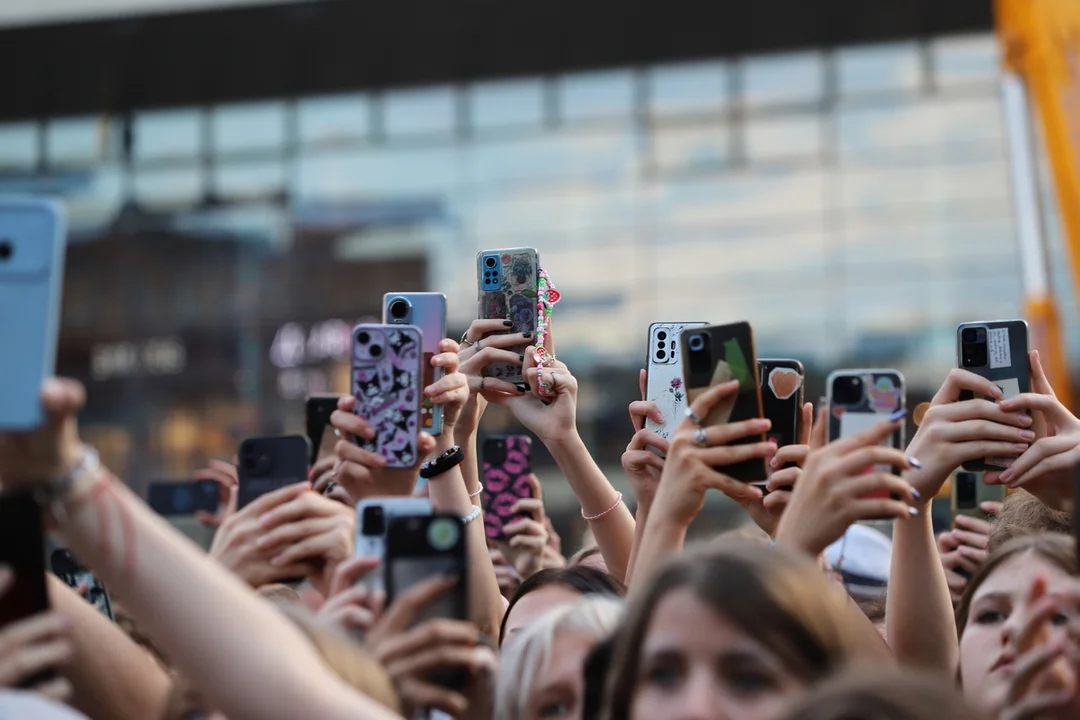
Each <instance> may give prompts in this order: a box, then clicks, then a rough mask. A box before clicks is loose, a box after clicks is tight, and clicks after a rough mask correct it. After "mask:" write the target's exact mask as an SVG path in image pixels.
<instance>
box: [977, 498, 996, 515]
mask: <svg viewBox="0 0 1080 720" xmlns="http://www.w3.org/2000/svg"><path fill="white" fill-rule="evenodd" d="M979 507H980V508H982V509H983V510H985V511H986V512H993V511H994V510H995V509H996V508H995V507H994V503H993V502H991V501H990V500H987V501H985V502H982V503H979Z"/></svg>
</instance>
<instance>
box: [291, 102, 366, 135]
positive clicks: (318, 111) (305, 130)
mask: <svg viewBox="0 0 1080 720" xmlns="http://www.w3.org/2000/svg"><path fill="white" fill-rule="evenodd" d="M370 113H371V100H370V99H369V98H368V97H367V96H366V95H359V94H356V95H333V96H328V97H319V98H311V99H308V100H304V101H302V102H300V103H299V104H298V105H297V120H298V124H299V126H300V142H301V143H302V144H304V145H314V144H323V145H333V144H336V143H347V142H350V141H356V140H360V139H362V138H364V137H366V136H367V134H368V126H369V124H370Z"/></svg>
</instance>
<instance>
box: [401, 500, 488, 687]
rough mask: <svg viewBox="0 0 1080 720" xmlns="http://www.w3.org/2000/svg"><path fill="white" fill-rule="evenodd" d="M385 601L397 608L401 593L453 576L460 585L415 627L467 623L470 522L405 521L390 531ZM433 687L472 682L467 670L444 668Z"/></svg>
mask: <svg viewBox="0 0 1080 720" xmlns="http://www.w3.org/2000/svg"><path fill="white" fill-rule="evenodd" d="M385 567H386V597H387V603H389V604H392V603H393V602H394V600H395V599H397V598H398V597H399V596H400V595H401V593H403V592H405V591H406V590H408V589H409V588H411V587H414V586H415V585H418V584H419V583H422V582H424V581H426V580H429V579H431V578H433V577H437V576H446V575H453V576H456V577H457V578H458V582H457V583H455V584H454V586H453V587H451V588H450V589H449V590H447V591H446V592H445V593H443V594H442V595H440V596H439V597H437V598H435V600H433V601H432V602H430V603H428V604H427V605H426V606H425V607H424V608H422V609H421V610H420V611H419V612H418V613H417V614H416V618H415V621H414V623H413V624H414V625H415V624H418V623H421V622H424V621H426V620H432V619H435V618H446V619H450V620H468V617H469V598H468V587H469V584H468V578H467V574H468V573H467V569H468V568H467V565H466V561H465V524H464V523H463V522H462V521H461V518H459V517H455V516H452V515H426V516H412V517H400V518H395V519H393V520H391V521H390V524H389V527H388V528H387V532H386V564H385ZM428 679H429V680H430V681H431V682H432V683H435V684H438V685H442V686H444V687H448V688H454V689H460V688H463V687H465V685H466V684H467V683H468V681H469V675H468V672H467V671H464V670H459V669H454V670H439V671H435V672H434V673H432V674H431V675H430V676H429V678H428Z"/></svg>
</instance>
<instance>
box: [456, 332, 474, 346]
mask: <svg viewBox="0 0 1080 720" xmlns="http://www.w3.org/2000/svg"><path fill="white" fill-rule="evenodd" d="M459 344H460V345H464V346H465V347H469V346H470V345H472V344H473V341H472V340H470V339H469V331H468V330H466V331H465V332H463V333H461V342H460V343H459Z"/></svg>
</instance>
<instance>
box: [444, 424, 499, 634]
mask: <svg viewBox="0 0 1080 720" xmlns="http://www.w3.org/2000/svg"><path fill="white" fill-rule="evenodd" d="M451 436H452V434H451V433H445V432H444V433H443V437H445V438H447V440H445V441H444V440H443V439H442V438H440V441H439V443H438V444H437V446H436V448H435V453H436V456H438V455H440V454H442V453H443V452H445V451H446V450H447V449H449V447H450V444H451V443H450V442H449V437H451ZM465 457H466V458H468V457H469V453H468V452H466V454H465ZM462 468H463V464H462V465H458V466H457V467H454V468H451V469H450V470H449V471H447V472H445V473H443V474H442V475H440V476H438V477H437V478H432V479H431V480H430V481H428V497H430V499H431V505H432V507H433V508H434V509H435V511H436V512H443V513H447V514H450V515H456V516H458V517H467V516H468V515H469V514H470V513H471V512H472V511H473V507H474V505H475V506H479V505H480V498H479V497H476V498H470V497H469V490H467V489H466V487H467V486H466V482H465V477H464V475H463V472H462ZM465 538H466V539H465V543H466V544H465V547H466V553H467V554H468V564H469V577H468V579H467V580H468V583H469V604H470V606H471V611H470V614H471V616H472V621H473V622H474V623H476V625H477V627H478V628H479V629H480V631H481V632H483V633H484V634H486V635H488V636H489V637H492V638H494V637H495V635H496V634H498V630H499V624H500V622H501V620H502V594H501V593H500V592H499V581H498V579H497V578H496V577H495V566H494V565H492V563H491V553H489V552H488V549H487V536H486V535H485V533H484V520H483V516H482V515H481V517H479V518H476V519H475V520H473V521H472V522H470V523H469V524H468V525H466V526H465Z"/></svg>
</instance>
